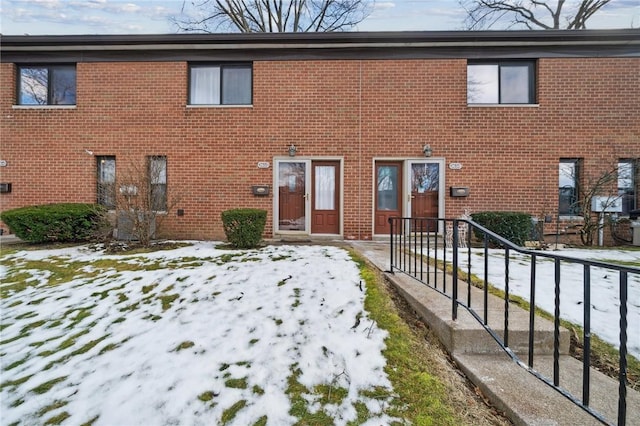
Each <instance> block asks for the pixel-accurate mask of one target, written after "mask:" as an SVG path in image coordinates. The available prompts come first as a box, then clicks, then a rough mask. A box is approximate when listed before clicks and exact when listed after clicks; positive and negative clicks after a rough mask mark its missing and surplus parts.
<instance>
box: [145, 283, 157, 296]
mask: <svg viewBox="0 0 640 426" xmlns="http://www.w3.org/2000/svg"><path fill="white" fill-rule="evenodd" d="M156 287H158V283H153V284H149V285H144V286H142V294H147V293H149V292H150V291H151V290H153V289H154V288H156Z"/></svg>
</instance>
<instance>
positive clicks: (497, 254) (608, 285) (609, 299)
mask: <svg viewBox="0 0 640 426" xmlns="http://www.w3.org/2000/svg"><path fill="white" fill-rule="evenodd" d="M466 250H467V249H460V250H459V251H458V253H459V262H460V268H461V269H462V270H463V271H466V270H467V265H468V262H467V257H468V256H467V251H466ZM471 252H472V257H471V273H472V274H475V275H477V276H479V277H483V276H484V269H483V268H484V253H483V252H484V250H483V249H471ZM551 253H553V254H558V255H561V256H566V257H571V258H576V259H589V260H600V261H616V262H631V263H634V264H636V265H637V264H638V263H640V251H630V250H592V249H588V250H585V249H563V250H559V251H553V252H551ZM433 256H435V254H433ZM509 256H510V262H509V292H510V293H511V294H515V295H517V296H520V297H522V298H523V299H525V300H527V301H529V300H530V274H531V260H530V257H529V256H525V255H522V254H520V253H517V252H515V251H510V253H509ZM438 257H439V258H440V259H441V258H442V252H441V251H440V252H439V254H438ZM447 258H448V259H452V254H451V252H450V251H448V253H447ZM537 259H538V260H537V262H536V278H537V280H536V281H537V284H536V293H535V298H536V306H538V307H539V308H541V309H543V310H545V311H547V312H549V313H551V314H553V312H554V309H555V308H554V306H555V304H554V298H555V267H554V262H553V260H551V259H545V258H542V257H538V258H537ZM488 265H489V266H488V268H489V274H488V280H489V283H490V284H491V285H492V286H494V287H496V288H499V289H501V290H504V288H505V285H504V281H505V279H504V277H505V273H504V265H505V261H504V250H502V249H489V263H488ZM560 270H561V275H560V317H561V318H563V319H566V320H567V321H570V322H572V323H574V324H579V325H582V324H583V307H584V289H583V287H584V286H583V266H582V265H581V264H577V263H570V262H561V268H560ZM627 298H628V300H627V310H628V313H627V322H628V328H627V339H628V341H627V350H628V352H629V353H630V354H631V355H633V356H634V357H635V358H637V359H640V274H629V275H628V290H627ZM619 319H620V286H619V274H618V272H617V271H614V270H607V269H602V268H591V332H592V333H593V334H597V335H598V336H599V337H600V338H601V339H603V340H604V341H606V342H608V343H611V344H612V345H614V346H615V347H616V348H618V347H619V345H620V343H619V342H620V323H619Z"/></svg>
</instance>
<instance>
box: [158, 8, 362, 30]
mask: <svg viewBox="0 0 640 426" xmlns="http://www.w3.org/2000/svg"><path fill="white" fill-rule="evenodd" d="M371 3H372V1H371V0H192V1H187V0H183V2H182V10H181V15H180V16H174V17H172V18H170V20H171V21H172V22H173V23H174V25H176V26H177V27H178V29H179V30H180V31H184V32H205V33H215V32H220V31H231V32H243V33H250V32H263V33H266V32H330V31H344V30H348V29H350V28H351V27H353V26H354V25H356V24H358V23H360V22H361V21H362V20H363V19H364V18H366V17H367V16H368V15H369V13H370V12H371Z"/></svg>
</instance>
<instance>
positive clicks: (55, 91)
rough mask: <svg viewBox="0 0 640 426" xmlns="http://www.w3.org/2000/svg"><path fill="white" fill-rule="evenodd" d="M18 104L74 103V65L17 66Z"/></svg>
mask: <svg viewBox="0 0 640 426" xmlns="http://www.w3.org/2000/svg"><path fill="white" fill-rule="evenodd" d="M18 93H19V95H18V104H19V105H75V104H76V66H75V65H46V66H45V65H43V66H39V65H23V66H19V67H18Z"/></svg>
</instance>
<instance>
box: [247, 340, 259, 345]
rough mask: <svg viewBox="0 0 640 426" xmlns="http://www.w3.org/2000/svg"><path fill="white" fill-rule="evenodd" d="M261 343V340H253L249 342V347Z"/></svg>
mask: <svg viewBox="0 0 640 426" xmlns="http://www.w3.org/2000/svg"><path fill="white" fill-rule="evenodd" d="M259 341H260V339H251V340H249V346H253V345H255V344H256V343H258V342H259Z"/></svg>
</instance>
